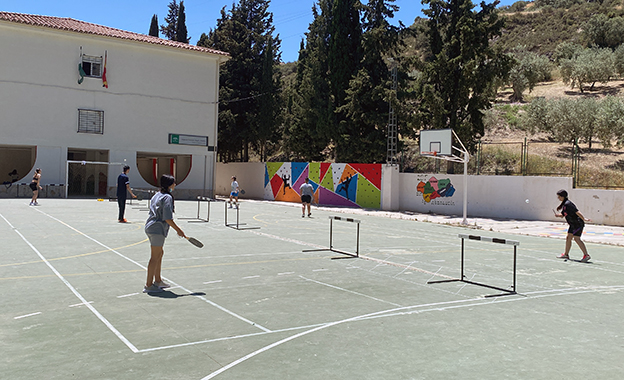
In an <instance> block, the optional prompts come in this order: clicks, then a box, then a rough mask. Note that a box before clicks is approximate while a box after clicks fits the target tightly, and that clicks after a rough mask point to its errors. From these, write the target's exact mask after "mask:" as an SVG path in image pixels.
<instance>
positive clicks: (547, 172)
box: [407, 139, 624, 189]
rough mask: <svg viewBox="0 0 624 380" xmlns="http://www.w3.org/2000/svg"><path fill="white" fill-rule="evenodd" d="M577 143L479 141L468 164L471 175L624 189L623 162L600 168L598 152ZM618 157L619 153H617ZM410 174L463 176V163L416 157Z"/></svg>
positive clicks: (615, 161) (599, 150) (583, 186)
mask: <svg viewBox="0 0 624 380" xmlns="http://www.w3.org/2000/svg"><path fill="white" fill-rule="evenodd" d="M601 151H602V152H603V153H604V151H606V152H607V153H608V152H611V151H609V150H605V149H588V147H586V146H583V147H581V146H579V145H578V144H577V143H569V144H561V143H553V142H549V141H529V140H527V139H525V140H524V141H519V142H479V144H478V145H477V152H476V153H475V154H474V155H473V156H472V157H471V159H470V162H469V164H468V173H469V174H472V175H518V176H553V177H559V176H561V177H572V179H573V185H574V187H578V188H599V189H624V159H623V160H615V159H614V160H613V163H611V164H608V165H606V166H600V165H597V164H596V163H595V161H596V160H595V157H596V154H597V152H601ZM618 154H619V152H618ZM413 162H415V164H413V165H412V167H410V168H409V170H407V171H411V172H420V173H424V172H429V173H446V174H461V173H463V170H464V169H463V164H460V163H453V162H447V161H442V160H437V159H431V158H425V157H420V158H415V159H413Z"/></svg>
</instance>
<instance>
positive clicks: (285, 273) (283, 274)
mask: <svg viewBox="0 0 624 380" xmlns="http://www.w3.org/2000/svg"><path fill="white" fill-rule="evenodd" d="M287 274H295V272H282V273H278V274H277V275H278V276H285V275H287Z"/></svg>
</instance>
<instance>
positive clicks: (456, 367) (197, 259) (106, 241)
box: [0, 199, 624, 380]
mask: <svg viewBox="0 0 624 380" xmlns="http://www.w3.org/2000/svg"><path fill="white" fill-rule="evenodd" d="M28 201H29V200H28V199H3V200H0V285H1V286H2V289H3V291H2V310H1V311H0V347H1V349H2V357H1V358H0V374H1V375H0V378H2V379H197V380H199V379H212V378H214V379H247V380H248V379H323V380H328V379H451V378H461V379H549V380H552V379H566V380H569V379H620V378H622V374H623V373H624V364H623V363H624V361H623V360H622V358H624V323H623V322H622V315H623V311H624V256H623V255H622V247H617V246H612V245H602V244H595V243H587V246H588V249H589V251H590V253H591V255H592V257H593V259H592V260H591V262H590V263H579V262H575V261H563V260H559V259H556V258H555V256H556V255H557V254H559V253H561V251H562V249H563V241H562V240H560V239H553V238H547V237H531V236H521V235H511V234H504V233H497V232H491V231H482V230H473V229H467V228H462V227H455V226H449V225H440V224H433V223H424V222H416V221H410V220H400V219H392V218H386V217H380V216H371V215H355V214H349V213H344V212H343V211H344V210H331V209H322V210H319V209H313V211H312V213H313V215H312V217H311V218H307V217H306V218H301V209H300V208H299V207H296V206H294V205H283V204H276V203H270V202H253V201H249V202H243V203H242V204H241V208H240V215H239V217H240V219H239V222H240V223H241V224H239V228H240V229H236V228H228V227H226V226H225V225H224V217H225V207H224V203H223V202H214V203H212V205H211V215H210V222H208V223H201V222H200V223H192V222H189V220H186V219H177V222H178V224H179V225H180V226H181V227H182V228H183V229H184V230H185V232H186V233H187V235H189V236H193V237H195V238H197V239H199V240H200V241H202V242H203V243H204V244H205V246H204V248H202V249H198V248H196V247H194V246H193V245H191V244H189V243H188V242H187V241H185V240H184V239H180V238H178V237H177V236H175V232H174V231H173V230H172V231H171V235H170V236H169V238H168V239H167V242H166V244H165V258H164V262H163V276H164V278H165V281H167V282H170V283H171V284H172V288H171V289H169V290H168V291H166V292H163V293H159V294H158V295H147V294H144V293H142V289H143V285H144V283H145V266H146V265H147V261H148V259H149V244H148V243H147V240H146V236H145V234H144V232H143V223H144V221H145V218H146V216H147V212H146V211H144V207H145V202H141V205H142V206H141V205H137V204H136V202H135V204H133V205H128V207H127V211H126V217H127V219H128V220H129V221H130V222H131V223H128V224H120V223H117V221H116V216H117V204H116V203H115V202H108V200H106V201H104V202H98V201H96V200H84V199H74V200H63V199H41V200H40V204H41V205H40V206H38V207H29V206H28ZM206 206H207V204H206V203H203V204H202V210H201V217H205V215H204V214H205V213H206V212H207V211H206ZM229 212H230V214H229V216H228V222H229V223H236V210H229ZM196 213H197V203H196V202H191V201H176V218H182V217H194V216H196ZM330 215H339V216H342V217H345V218H355V219H358V220H361V223H360V242H359V253H360V257H359V258H351V257H350V256H347V255H343V254H340V253H336V252H330V251H312V252H304V250H310V249H319V248H326V247H328V244H329V218H328V217H329V216H330ZM242 223H246V224H244V225H243V224H242ZM251 227H260V228H255V229H252V228H251ZM356 228H357V225H356V224H355V223H353V222H347V221H339V220H335V221H333V245H334V248H336V249H338V250H343V251H347V252H352V253H353V252H355V250H356ZM458 234H475V235H480V236H486V237H496V238H500V239H511V240H516V241H519V242H520V245H519V247H518V252H517V286H516V290H517V293H518V294H509V295H501V294H506V292H504V291H501V290H497V289H493V288H490V287H485V286H479V285H475V284H470V283H466V282H447V283H434V284H428V281H431V280H444V279H448V278H457V277H458V276H459V273H460V243H461V240H460V239H459V238H458ZM572 255H573V256H575V257H580V252H579V250H578V247H576V246H573V248H572ZM333 258H340V259H333ZM464 275H465V279H466V280H468V281H472V282H475V283H481V284H485V285H489V286H493V287H496V288H500V289H510V286H511V285H512V280H513V276H512V275H513V246H511V245H506V244H495V243H491V242H484V241H476V240H466V241H465V267H464ZM489 295H500V296H495V297H485V296H489Z"/></svg>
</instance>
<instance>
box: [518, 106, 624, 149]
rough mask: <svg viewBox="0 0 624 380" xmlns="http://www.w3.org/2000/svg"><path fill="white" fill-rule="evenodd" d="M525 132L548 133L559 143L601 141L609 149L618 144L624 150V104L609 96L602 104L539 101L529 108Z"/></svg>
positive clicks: (524, 121) (525, 120) (525, 121)
mask: <svg viewBox="0 0 624 380" xmlns="http://www.w3.org/2000/svg"><path fill="white" fill-rule="evenodd" d="M522 124H523V125H522V126H523V128H524V129H525V130H528V131H540V132H547V133H548V134H549V135H550V136H551V137H552V138H553V139H554V140H555V141H558V142H571V141H574V140H576V139H578V141H579V142H584V143H587V144H589V148H591V144H592V140H593V139H599V140H600V141H601V142H602V144H603V146H605V147H609V146H611V143H612V142H613V141H615V143H616V145H617V146H624V103H623V101H622V100H621V99H619V98H615V97H612V96H608V97H606V98H604V99H602V100H596V99H593V98H581V99H574V100H573V99H567V98H564V99H554V100H545V99H541V98H538V99H535V100H534V101H533V102H531V104H530V105H529V107H528V108H527V115H526V117H525V118H524V119H523V123H522Z"/></svg>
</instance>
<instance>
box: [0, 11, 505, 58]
mask: <svg viewBox="0 0 624 380" xmlns="http://www.w3.org/2000/svg"><path fill="white" fill-rule="evenodd" d="M170 1H171V0H104V1H93V2H89V1H85V0H82V1H76V0H0V11H5V12H18V13H28V14H38V15H44V16H55V17H69V18H73V19H77V20H81V21H86V22H90V23H94V24H100V25H105V26H110V27H112V28H117V29H123V30H127V31H131V32H136V33H143V34H147V33H148V32H149V26H150V21H151V19H152V15H154V14H157V15H158V22H159V24H163V23H164V18H165V16H166V15H167V11H168V8H167V5H168V4H169V3H170ZM235 2H236V3H238V0H231V1H225V0H185V1H184V7H185V9H186V27H187V29H188V33H189V36H190V37H191V43H192V44H195V43H196V42H197V40H198V39H199V36H201V34H202V33H208V31H209V30H210V29H211V28H214V27H215V26H216V23H217V19H218V18H219V17H220V14H221V13H220V11H221V8H223V7H224V6H226V7H227V8H226V10H230V9H231V8H232V4H233V3H235ZM363 2H366V1H363ZM487 2H491V1H489V0H488V1H487ZM514 2H515V0H503V1H501V4H502V5H510V4H513V3H514ZM314 3H315V1H314V0H272V1H271V3H270V6H269V11H271V12H272V13H273V23H274V25H275V29H276V33H279V35H280V37H281V40H282V49H281V52H282V60H283V61H284V62H292V61H296V60H297V57H298V51H299V44H300V42H301V39H302V38H304V37H305V32H306V31H307V30H308V26H309V25H310V22H312V6H313V4H314ZM473 3H475V4H478V3H479V1H478V0H473ZM394 4H396V5H397V6H399V8H400V9H399V12H398V13H397V14H395V18H394V19H393V20H391V22H392V23H393V24H398V21H399V20H400V21H402V22H403V24H405V25H406V26H409V25H411V24H412V23H413V21H414V19H415V18H416V17H418V16H422V12H421V9H422V4H421V2H420V0H396V1H395V2H394ZM161 37H162V36H161Z"/></svg>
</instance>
